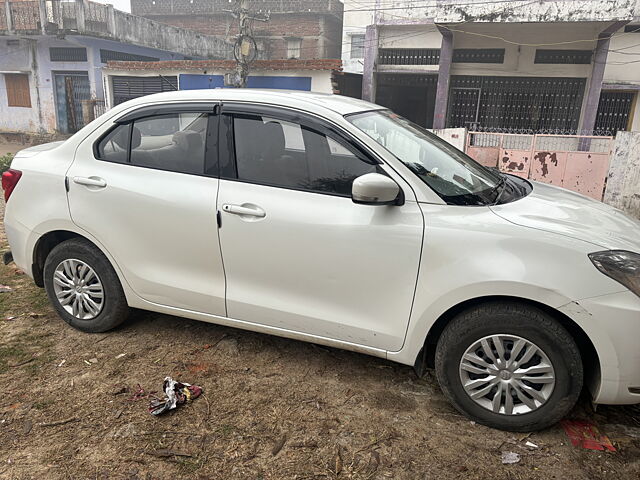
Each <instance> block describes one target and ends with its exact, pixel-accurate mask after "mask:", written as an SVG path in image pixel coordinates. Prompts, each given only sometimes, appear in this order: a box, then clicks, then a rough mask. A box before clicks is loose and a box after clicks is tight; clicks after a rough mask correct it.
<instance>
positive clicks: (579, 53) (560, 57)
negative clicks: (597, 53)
mask: <svg viewBox="0 0 640 480" xmlns="http://www.w3.org/2000/svg"><path fill="white" fill-rule="evenodd" d="M592 54H593V51H591V50H545V49H540V48H539V49H537V50H536V58H535V60H534V63H553V64H584V65H589V64H590V63H591V56H592Z"/></svg>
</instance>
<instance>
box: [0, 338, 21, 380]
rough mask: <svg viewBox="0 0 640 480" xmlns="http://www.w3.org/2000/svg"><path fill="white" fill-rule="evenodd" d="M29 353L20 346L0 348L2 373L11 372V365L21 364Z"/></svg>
mask: <svg viewBox="0 0 640 480" xmlns="http://www.w3.org/2000/svg"><path fill="white" fill-rule="evenodd" d="M26 354H27V352H26V351H25V350H24V349H23V348H22V347H20V346H19V345H3V346H0V373H5V372H6V371H7V370H9V365H10V364H11V363H19V362H20V361H22V360H25V356H26Z"/></svg>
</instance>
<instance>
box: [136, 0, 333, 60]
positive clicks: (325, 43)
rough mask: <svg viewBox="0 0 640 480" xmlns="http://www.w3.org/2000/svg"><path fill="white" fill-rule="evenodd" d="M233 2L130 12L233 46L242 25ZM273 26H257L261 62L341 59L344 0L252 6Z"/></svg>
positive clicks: (282, 0)
mask: <svg viewBox="0 0 640 480" xmlns="http://www.w3.org/2000/svg"><path fill="white" fill-rule="evenodd" d="M234 4H235V1H230V0H131V11H132V13H134V14H136V15H140V16H143V17H146V18H151V19H153V20H157V21H158V22H162V23H167V24H170V25H176V26H179V27H183V28H189V29H193V30H197V31H199V32H202V33H206V34H208V35H215V36H217V37H219V38H221V39H224V40H227V41H233V40H234V39H235V37H236V35H238V19H236V18H234V17H233V15H232V13H231V10H232V9H233V8H234ZM248 5H249V8H250V9H251V11H252V12H255V13H264V14H269V21H268V22H260V21H255V22H253V33H254V36H255V38H256V41H257V46H258V51H259V52H260V53H259V55H260V57H259V58H262V59H269V60H279V59H292V58H294V59H316V58H340V57H341V42H342V40H341V39H342V15H343V5H342V2H340V1H339V0H248Z"/></svg>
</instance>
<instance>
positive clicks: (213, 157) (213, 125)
mask: <svg viewBox="0 0 640 480" xmlns="http://www.w3.org/2000/svg"><path fill="white" fill-rule="evenodd" d="M181 113H204V114H207V117H208V118H207V133H206V136H205V144H204V161H203V164H202V167H203V168H202V172H200V173H190V172H177V171H175V170H171V169H168V168H157V167H150V166H146V165H135V164H133V163H131V137H132V135H133V124H134V123H135V122H136V120H143V119H145V118H150V117H157V116H161V115H174V114H175V115H179V114H181ZM219 113H220V103H219V102H215V103H213V102H211V103H202V102H198V103H186V104H175V103H169V104H160V105H148V106H144V107H141V108H138V109H136V110H133V111H131V112H128V113H125V114H124V115H122V116H120V117H118V118H117V119H115V120H114V121H113V125H111V126H110V127H109V128H108V129H107V130H105V132H104V133H102V134H101V135H100V136H99V137H98V138H97V139H96V140H95V141H94V142H93V145H92V152H93V157H94V160H97V161H99V162H107V163H113V164H116V165H125V166H128V167H135V168H146V169H149V170H157V171H160V172H170V173H175V174H180V175H194V176H197V177H208V178H219V177H220V168H219V155H220V152H219V125H220V114H219ZM125 125H126V126H128V128H129V140H128V144H127V159H126V162H116V161H113V160H108V159H106V158H102V157H101V156H100V154H99V150H98V146H99V145H100V143H101V142H102V141H103V140H104V139H105V138H106V137H107V136H108V135H109V134H111V132H113V131H114V130H115V129H117V128H119V127H122V126H125ZM207 172H215V173H207Z"/></svg>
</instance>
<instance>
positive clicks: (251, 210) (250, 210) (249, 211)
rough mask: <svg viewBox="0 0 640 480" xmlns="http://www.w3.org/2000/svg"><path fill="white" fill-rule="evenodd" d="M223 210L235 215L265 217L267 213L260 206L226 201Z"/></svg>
mask: <svg viewBox="0 0 640 480" xmlns="http://www.w3.org/2000/svg"><path fill="white" fill-rule="evenodd" d="M222 210H223V211H225V212H227V213H232V214H234V215H240V216H249V217H258V218H264V217H265V216H266V215H267V214H266V213H265V211H264V210H262V209H261V208H260V207H246V206H243V205H232V204H229V203H225V204H224V205H222Z"/></svg>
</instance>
